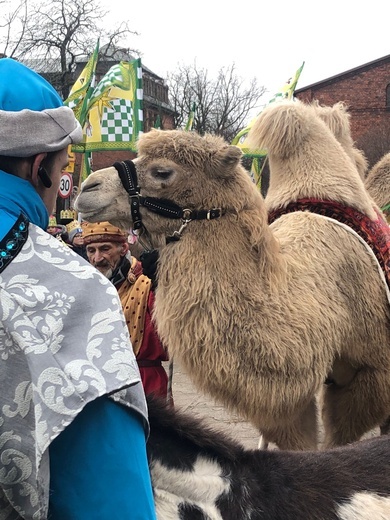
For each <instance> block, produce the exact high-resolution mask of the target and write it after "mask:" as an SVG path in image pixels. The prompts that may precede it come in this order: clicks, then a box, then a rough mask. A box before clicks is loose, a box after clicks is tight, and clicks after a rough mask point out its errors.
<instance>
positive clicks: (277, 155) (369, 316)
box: [76, 102, 390, 449]
mask: <svg viewBox="0 0 390 520" xmlns="http://www.w3.org/2000/svg"><path fill="white" fill-rule="evenodd" d="M253 135H257V140H258V141H260V140H261V141H262V144H263V145H264V146H265V147H266V148H267V149H268V156H269V160H270V167H271V170H272V176H271V177H272V179H271V182H276V180H277V179H279V181H280V183H281V190H280V191H279V199H278V203H279V204H287V203H288V202H289V201H291V200H294V199H295V198H299V197H301V196H306V194H307V193H308V192H309V191H310V193H311V194H312V196H316V197H322V196H324V197H327V198H330V199H335V200H337V201H339V202H342V203H344V204H348V205H351V206H353V207H355V208H357V209H358V210H359V211H361V212H362V213H364V214H366V215H367V216H368V217H370V218H372V219H375V218H376V214H375V212H374V211H373V207H372V201H371V199H370V198H369V197H368V195H367V193H366V191H365V189H364V186H363V182H362V180H361V178H360V177H359V175H358V174H357V171H356V168H355V166H354V165H353V164H352V162H351V160H350V159H349V157H348V156H347V155H346V153H345V152H344V150H343V149H342V147H341V145H340V144H339V143H338V141H337V140H336V139H335V137H334V135H333V134H332V132H331V131H330V130H329V128H328V127H327V126H326V124H325V123H324V122H323V121H322V120H321V119H320V118H319V117H318V116H317V115H316V114H315V110H314V109H313V107H308V106H305V105H303V104H302V103H299V102H290V103H280V104H278V105H274V106H270V107H267V108H266V109H265V110H264V111H263V112H262V114H261V115H260V117H259V119H258V121H257V122H256V124H255V126H254V128H253V132H252V136H253ZM240 159H241V151H240V150H239V149H238V148H237V147H234V146H230V145H228V144H227V143H225V142H224V141H223V140H222V139H221V138H218V137H216V136H211V135H206V136H204V137H200V136H199V135H197V134H196V133H194V132H184V131H157V130H155V131H151V132H148V133H145V134H143V135H142V136H141V137H140V140H139V157H138V159H137V161H136V166H137V172H138V175H139V185H140V188H141V194H142V195H143V196H145V197H157V198H159V199H169V200H171V201H173V202H174V203H176V204H177V205H179V206H181V207H182V208H189V209H196V210H205V212H206V214H207V210H212V209H213V208H222V215H221V216H220V217H219V218H215V219H210V220H209V219H207V218H206V219H204V220H197V219H194V220H192V221H189V222H183V224H185V225H184V228H182V229H181V238H180V239H179V240H177V241H171V242H169V243H168V244H165V240H166V237H167V236H171V235H173V234H174V232H175V231H177V230H178V228H179V227H180V222H179V223H178V222H177V220H174V219H170V218H167V217H163V216H160V215H159V214H157V213H154V212H151V211H148V210H146V209H145V208H142V217H143V222H144V224H145V226H146V228H147V230H148V231H149V233H150V235H151V237H152V239H153V242H154V245H155V246H159V247H160V248H161V249H160V258H159V268H158V288H157V291H156V305H155V319H156V322H157V328H158V333H159V335H160V337H161V338H162V339H163V341H164V343H165V344H167V345H168V348H169V349H170V352H171V354H172V355H173V356H174V357H175V358H176V356H177V359H179V361H180V363H181V364H183V365H184V367H185V368H186V370H187V372H188V373H189V374H190V375H191V377H192V379H193V381H194V383H195V384H196V385H197V386H198V387H199V388H200V389H201V390H203V391H205V392H207V393H209V394H211V395H212V396H213V397H214V398H215V399H217V400H219V401H221V402H222V403H224V404H225V405H226V406H227V407H228V408H230V409H235V410H236V411H238V412H239V413H240V414H241V415H243V416H244V417H245V418H248V419H249V420H251V421H252V423H253V424H254V425H255V426H257V427H258V428H259V430H260V431H262V432H263V433H264V434H265V437H266V438H267V439H268V440H270V441H273V442H275V443H276V444H277V445H278V446H279V447H280V448H282V449H289V448H291V449H307V448H313V447H316V445H317V424H316V410H315V396H316V394H317V392H318V391H319V389H320V388H321V387H322V386H323V382H324V381H325V379H326V378H327V377H328V376H329V375H331V376H332V379H333V381H334V384H332V385H330V386H327V387H326V388H325V389H324V408H323V419H324V426H325V432H326V438H325V444H326V445H327V446H334V445H341V444H346V443H349V442H352V441H354V440H357V439H359V438H360V437H361V435H363V434H364V433H365V432H367V431H369V430H370V429H371V428H373V427H375V426H377V425H378V424H379V423H381V422H382V421H383V420H384V419H385V418H386V417H387V416H388V415H390V384H389V383H390V375H389V374H390V349H389V348H388V346H389V344H390V327H389V323H390V322H389V318H390V312H389V304H388V300H387V293H386V289H385V286H384V284H383V281H382V278H381V277H380V275H379V267H378V264H377V263H376V261H375V260H374V258H373V256H372V255H371V254H370V253H369V252H368V251H367V249H366V248H365V246H364V245H363V244H362V242H361V241H359V240H358V239H357V237H356V236H354V235H353V234H352V233H351V232H350V231H348V230H347V229H345V228H344V227H341V226H339V225H337V224H335V223H334V222H331V221H329V220H327V219H325V218H324V217H321V216H319V215H314V214H310V213H305V212H297V213H293V214H289V215H285V216H283V217H281V218H279V219H278V220H277V221H276V222H275V223H274V224H272V225H271V226H268V223H267V209H266V206H265V203H264V200H263V198H262V196H261V195H260V194H259V192H258V191H257V189H256V187H255V186H254V184H253V183H252V182H251V180H250V178H249V176H248V174H247V172H246V170H245V169H244V168H243V166H242V165H241V161H240ZM275 197H276V195H275ZM275 197H274V199H273V200H274V201H276V198H275ZM267 198H268V196H267ZM76 207H77V209H78V211H80V212H81V214H82V216H83V218H85V219H86V220H110V221H111V222H115V223H116V224H118V225H122V226H123V227H125V228H129V227H131V219H130V213H129V206H128V198H127V195H126V193H125V191H124V189H123V187H122V185H121V183H120V181H119V178H118V176H117V172H116V170H115V168H107V169H105V170H101V171H99V172H96V173H94V174H92V175H91V176H90V177H89V178H88V179H87V180H86V181H85V182H84V184H83V187H82V191H81V194H80V195H79V198H78V200H77V202H76ZM209 216H210V214H209Z"/></svg>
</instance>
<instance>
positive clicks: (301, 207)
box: [268, 198, 390, 289]
mask: <svg viewBox="0 0 390 520" xmlns="http://www.w3.org/2000/svg"><path fill="white" fill-rule="evenodd" d="M293 211H309V212H311V213H317V214H318V215H324V216H325V217H329V218H333V219H334V220H338V221H339V222H342V223H343V224H345V225H347V226H349V227H350V228H352V229H353V230H354V231H355V232H356V233H357V234H358V235H359V236H360V237H361V238H362V239H363V240H364V241H365V242H366V243H367V244H368V245H369V246H370V248H371V249H372V251H373V252H374V254H375V257H376V258H377V260H378V262H379V264H380V266H381V267H382V269H383V272H384V274H385V277H386V281H387V285H388V287H389V289H390V226H389V224H388V223H387V222H386V220H385V219H384V218H383V217H382V215H381V214H380V213H379V212H378V211H376V213H377V217H378V218H377V219H376V220H371V219H370V218H368V217H367V215H364V213H361V212H360V211H358V210H357V209H355V208H351V207H348V206H344V205H343V204H340V203H339V202H335V201H332V200H321V199H311V198H307V199H300V200H297V201H296V202H291V203H290V204H288V205H287V206H286V207H285V208H277V209H275V210H273V211H271V212H270V213H269V215H268V223H269V224H272V222H274V221H275V220H276V219H277V218H279V217H281V216H282V215H286V214H287V213H292V212H293Z"/></svg>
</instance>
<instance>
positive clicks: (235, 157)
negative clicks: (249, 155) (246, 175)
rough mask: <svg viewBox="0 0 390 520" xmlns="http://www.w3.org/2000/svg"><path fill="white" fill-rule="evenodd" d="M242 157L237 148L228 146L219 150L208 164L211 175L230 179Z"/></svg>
mask: <svg viewBox="0 0 390 520" xmlns="http://www.w3.org/2000/svg"><path fill="white" fill-rule="evenodd" d="M241 157H242V151H241V150H240V148H238V146H233V145H229V146H226V147H224V148H222V149H221V150H219V151H218V152H217V153H216V154H215V156H214V157H213V158H212V160H211V162H210V166H211V170H212V175H215V176H217V177H222V178H224V177H230V176H231V174H232V171H233V170H234V169H235V168H236V166H237V164H238V163H239V162H240V160H241Z"/></svg>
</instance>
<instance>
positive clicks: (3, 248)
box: [0, 213, 28, 273]
mask: <svg viewBox="0 0 390 520" xmlns="http://www.w3.org/2000/svg"><path fill="white" fill-rule="evenodd" d="M27 237H28V220H27V218H26V217H25V216H24V215H23V213H21V214H20V215H19V217H18V220H17V221H16V222H15V224H14V225H13V226H12V228H11V229H10V230H9V231H8V233H7V234H6V235H5V237H4V238H3V239H2V240H1V241H0V273H1V272H2V271H4V269H5V268H6V267H7V265H9V264H10V263H11V262H12V260H13V259H14V258H15V257H16V256H17V255H18V253H19V251H20V250H21V249H22V247H23V245H24V244H25V243H26V240H27Z"/></svg>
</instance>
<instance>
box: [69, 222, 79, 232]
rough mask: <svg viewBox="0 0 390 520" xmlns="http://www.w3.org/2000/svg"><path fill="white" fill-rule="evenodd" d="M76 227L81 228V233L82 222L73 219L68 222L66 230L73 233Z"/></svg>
mask: <svg viewBox="0 0 390 520" xmlns="http://www.w3.org/2000/svg"><path fill="white" fill-rule="evenodd" d="M74 229H79V230H80V231H79V233H81V224H80V222H79V221H78V220H72V222H69V224H66V230H67V232H68V233H71V231H73V230H74Z"/></svg>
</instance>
